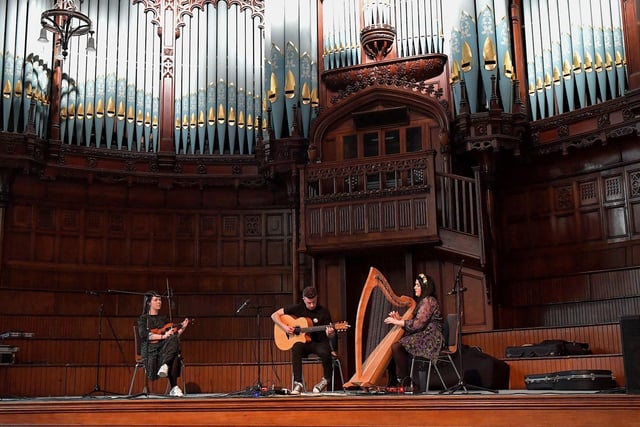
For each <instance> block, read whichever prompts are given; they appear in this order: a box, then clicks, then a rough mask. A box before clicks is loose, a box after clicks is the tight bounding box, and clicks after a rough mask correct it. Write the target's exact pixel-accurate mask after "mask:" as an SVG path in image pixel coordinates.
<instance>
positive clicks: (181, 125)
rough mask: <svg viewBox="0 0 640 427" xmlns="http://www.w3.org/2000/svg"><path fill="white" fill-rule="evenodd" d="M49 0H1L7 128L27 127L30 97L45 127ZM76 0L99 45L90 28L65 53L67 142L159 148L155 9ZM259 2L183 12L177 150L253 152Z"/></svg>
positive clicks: (121, 0)
mask: <svg viewBox="0 0 640 427" xmlns="http://www.w3.org/2000/svg"><path fill="white" fill-rule="evenodd" d="M239 3H242V4H239ZM194 4H195V2H194ZM51 6H52V2H51V0H24V1H15V0H0V15H1V16H3V17H6V22H7V24H8V25H7V26H6V27H5V28H4V29H3V30H0V52H1V53H2V55H0V70H1V72H2V90H3V93H2V95H3V97H2V99H3V102H2V103H1V104H0V109H1V113H2V121H1V122H0V129H1V130H3V131H17V132H22V131H24V130H25V128H26V125H27V120H26V117H28V111H29V108H30V105H31V103H32V101H33V103H34V104H35V105H34V107H35V122H36V123H35V124H36V131H37V133H38V134H39V135H40V136H43V137H45V136H46V132H47V129H48V121H49V120H48V119H49V117H48V112H49V105H48V102H49V99H50V93H49V90H50V79H51V75H52V70H51V67H52V65H51V64H52V63H53V61H52V59H53V52H54V44H53V40H52V38H49V40H48V42H47V43H45V44H43V43H39V42H38V34H39V33H40V29H41V24H40V15H41V14H42V12H43V11H44V10H46V9H49V8H50V7H51ZM76 6H77V7H78V8H79V10H80V11H81V12H82V13H84V14H86V15H87V16H89V17H90V18H91V21H92V22H93V29H94V30H95V39H96V53H95V54H88V53H87V52H86V44H87V39H86V38H84V37H72V38H71V39H70V42H69V53H68V56H67V57H66V58H65V59H64V60H63V61H62V62H61V67H62V76H63V77H62V82H61V88H60V89H61V90H60V118H59V119H60V138H61V140H62V142H63V143H64V144H71V145H82V146H92V147H99V148H105V149H118V150H131V151H157V150H158V142H159V133H158V132H159V121H160V120H161V111H160V105H159V98H160V81H159V79H160V75H161V71H162V70H161V64H160V46H161V44H160V42H161V40H160V37H159V36H158V31H157V24H156V23H155V22H154V21H153V19H154V15H153V14H152V13H147V12H148V11H147V10H146V9H145V6H144V5H143V4H142V3H137V4H135V5H133V4H132V1H131V0H91V1H85V2H82V3H80V2H78V3H77V5H76ZM254 6H255V5H254V2H252V1H246V2H237V1H235V2H229V3H227V2H225V1H214V0H211V1H207V0H204V1H201V2H199V5H198V6H194V8H193V10H192V11H190V13H187V14H185V15H184V16H182V22H183V25H181V26H180V37H179V38H178V39H177V41H176V52H175V57H176V69H175V70H174V73H175V74H174V78H175V80H174V81H175V85H174V88H175V93H174V100H175V104H174V105H175V106H176V109H175V150H176V152H177V153H184V154H196V153H206V154H225V155H228V154H231V155H247V154H253V150H254V141H255V139H256V134H255V126H256V124H257V118H258V116H259V115H260V114H262V112H261V108H262V102H261V95H262V79H263V75H262V66H263V56H262V52H263V42H262V40H263V31H264V29H263V16H262V14H263V10H262V9H261V8H260V7H257V8H256V7H254ZM256 9H258V10H256ZM25 17H26V18H25ZM165 36H166V35H165ZM312 54H314V55H315V53H313V52H312ZM312 57H313V56H312Z"/></svg>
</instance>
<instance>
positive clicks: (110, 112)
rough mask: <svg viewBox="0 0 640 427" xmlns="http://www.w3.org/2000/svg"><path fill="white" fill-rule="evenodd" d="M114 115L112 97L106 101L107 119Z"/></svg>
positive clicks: (114, 105) (114, 109) (114, 103)
mask: <svg viewBox="0 0 640 427" xmlns="http://www.w3.org/2000/svg"><path fill="white" fill-rule="evenodd" d="M115 115H116V102H115V101H114V99H113V98H112V97H109V99H108V100H107V117H113V116H115Z"/></svg>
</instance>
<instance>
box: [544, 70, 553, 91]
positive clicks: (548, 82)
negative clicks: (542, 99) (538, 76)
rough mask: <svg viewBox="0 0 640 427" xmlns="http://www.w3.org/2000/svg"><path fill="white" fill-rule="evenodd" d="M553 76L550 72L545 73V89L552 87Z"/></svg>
mask: <svg viewBox="0 0 640 427" xmlns="http://www.w3.org/2000/svg"><path fill="white" fill-rule="evenodd" d="M552 82H553V81H552V78H551V76H550V75H549V73H545V75H544V88H545V89H549V88H550V87H551V83H552Z"/></svg>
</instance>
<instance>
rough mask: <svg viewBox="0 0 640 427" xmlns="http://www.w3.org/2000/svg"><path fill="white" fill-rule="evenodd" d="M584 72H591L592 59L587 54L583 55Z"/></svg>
mask: <svg viewBox="0 0 640 427" xmlns="http://www.w3.org/2000/svg"><path fill="white" fill-rule="evenodd" d="M584 71H585V72H586V73H590V72H592V71H593V59H592V58H591V55H589V54H588V53H585V54H584Z"/></svg>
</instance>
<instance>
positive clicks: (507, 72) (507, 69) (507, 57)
mask: <svg viewBox="0 0 640 427" xmlns="http://www.w3.org/2000/svg"><path fill="white" fill-rule="evenodd" d="M503 63H504V76H505V77H506V78H508V79H512V78H513V62H512V61H511V54H510V53H509V51H506V52H505V53H504V58H503Z"/></svg>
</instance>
